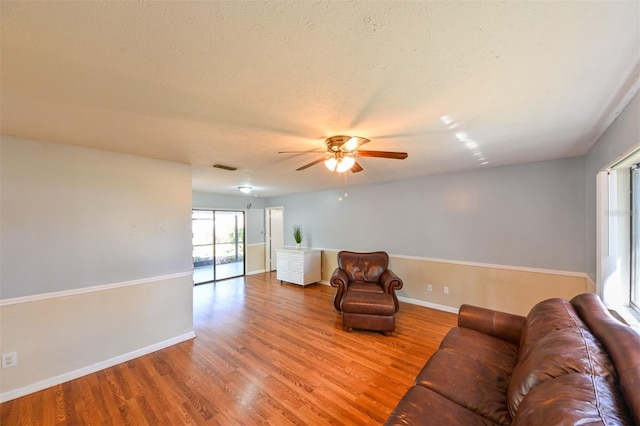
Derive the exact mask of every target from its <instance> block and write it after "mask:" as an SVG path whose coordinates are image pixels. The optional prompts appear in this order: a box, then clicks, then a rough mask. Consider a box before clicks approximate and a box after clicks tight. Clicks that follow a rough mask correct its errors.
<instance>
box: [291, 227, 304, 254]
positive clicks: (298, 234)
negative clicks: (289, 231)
mask: <svg viewBox="0 0 640 426" xmlns="http://www.w3.org/2000/svg"><path fill="white" fill-rule="evenodd" d="M302 237H304V235H303V234H302V228H301V227H300V225H293V239H294V240H295V241H296V248H297V249H299V248H300V247H301V246H300V243H302Z"/></svg>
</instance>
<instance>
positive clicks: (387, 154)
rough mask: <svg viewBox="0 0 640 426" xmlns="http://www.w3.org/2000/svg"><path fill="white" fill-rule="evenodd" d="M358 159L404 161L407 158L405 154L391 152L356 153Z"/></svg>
mask: <svg viewBox="0 0 640 426" xmlns="http://www.w3.org/2000/svg"><path fill="white" fill-rule="evenodd" d="M356 154H357V155H358V156H359V157H377V158H392V159H394V160H404V159H405V158H407V157H408V156H409V154H407V153H406V152H393V151H357V153H356Z"/></svg>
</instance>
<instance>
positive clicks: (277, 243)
mask: <svg viewBox="0 0 640 426" xmlns="http://www.w3.org/2000/svg"><path fill="white" fill-rule="evenodd" d="M265 214H266V218H265V219H266V233H265V234H266V235H265V238H266V244H267V247H266V250H265V254H266V259H265V265H266V269H267V271H275V270H276V250H277V249H280V248H283V247H284V220H283V217H284V209H283V208H282V207H271V208H267V209H265Z"/></svg>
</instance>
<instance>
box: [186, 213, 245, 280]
mask: <svg viewBox="0 0 640 426" xmlns="http://www.w3.org/2000/svg"><path fill="white" fill-rule="evenodd" d="M192 230H193V282H194V283H195V284H202V283H207V282H211V281H219V280H224V279H226V278H234V277H240V276H243V275H244V212H241V211H227V210H193V216H192Z"/></svg>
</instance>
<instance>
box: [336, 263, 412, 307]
mask: <svg viewBox="0 0 640 426" xmlns="http://www.w3.org/2000/svg"><path fill="white" fill-rule="evenodd" d="M388 268H389V255H387V253H385V252H383V251H376V252H371V253H357V252H353V251H340V252H339V253H338V267H337V268H336V270H335V271H333V275H331V281H330V283H331V285H332V286H333V287H336V288H337V290H336V296H335V298H334V299H333V306H335V308H336V310H337V311H338V312H342V298H343V296H344V295H345V294H346V293H347V292H351V291H358V292H369V293H385V294H390V295H391V296H392V297H393V303H394V304H395V311H396V312H398V308H399V307H400V306H399V304H398V298H397V297H396V290H399V289H401V288H402V280H401V279H400V278H399V277H398V276H397V275H396V274H394V273H393V271H391V270H390V269H388Z"/></svg>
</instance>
